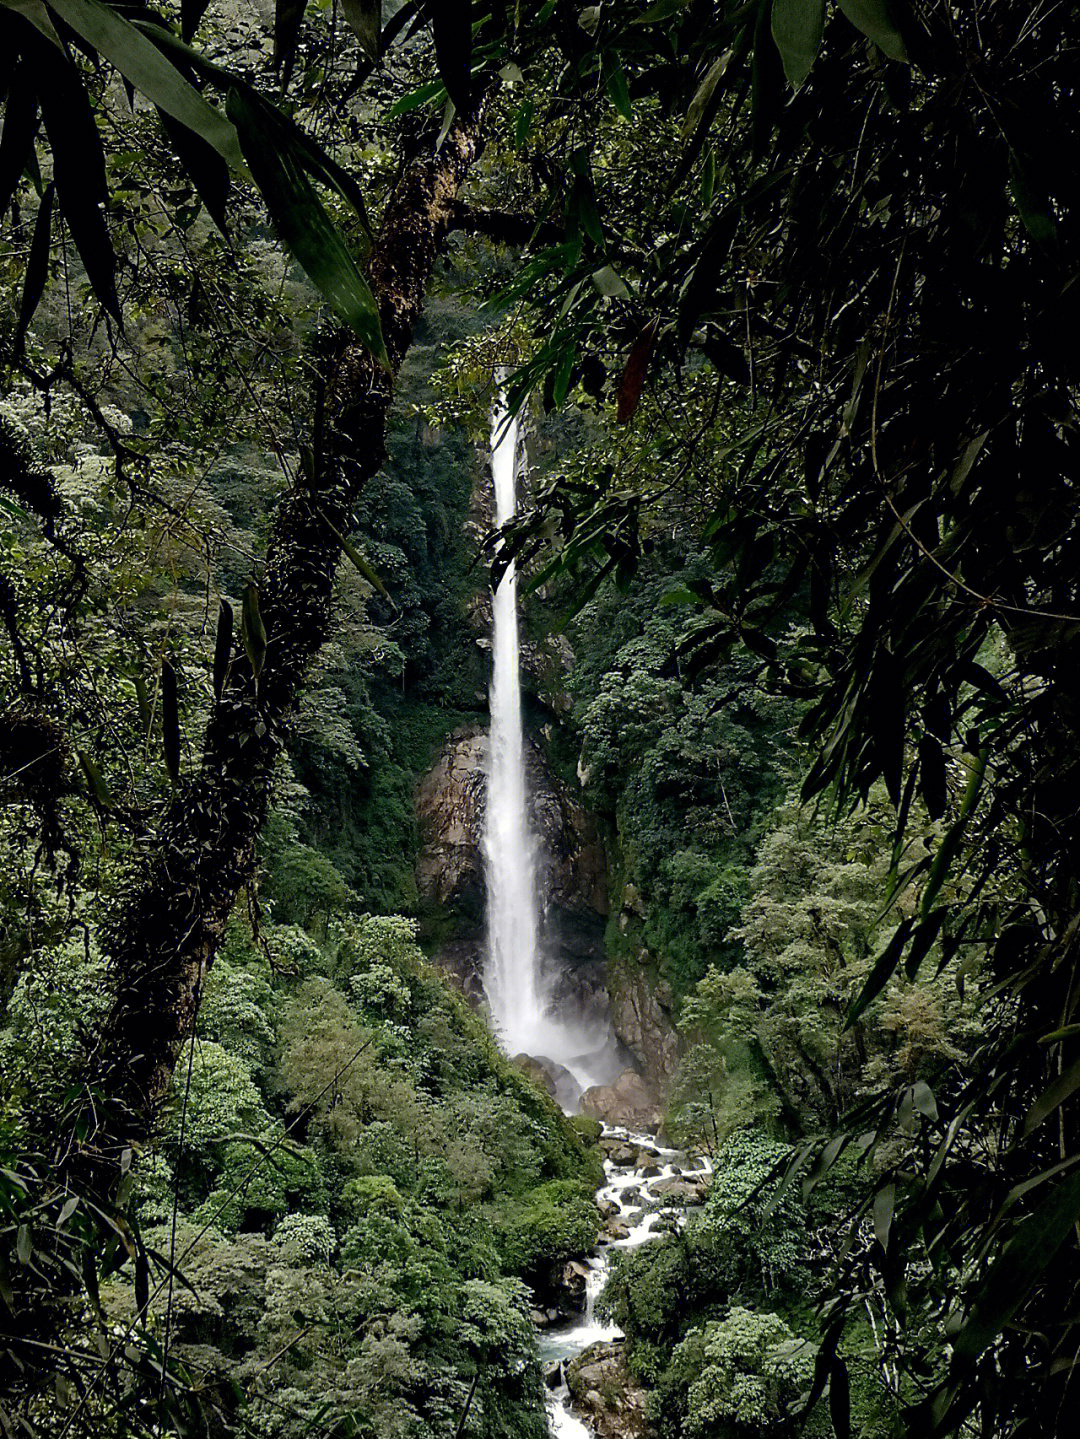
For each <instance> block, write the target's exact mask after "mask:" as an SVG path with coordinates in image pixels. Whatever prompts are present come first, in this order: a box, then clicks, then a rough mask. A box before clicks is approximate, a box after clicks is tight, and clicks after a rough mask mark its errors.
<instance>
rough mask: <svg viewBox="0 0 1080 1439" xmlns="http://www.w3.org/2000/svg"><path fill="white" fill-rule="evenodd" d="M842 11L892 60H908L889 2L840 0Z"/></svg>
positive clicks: (879, 0)
mask: <svg viewBox="0 0 1080 1439" xmlns="http://www.w3.org/2000/svg"><path fill="white" fill-rule="evenodd" d="M840 9H841V10H842V11H843V12H844V14H845V15H846V16H847V18H848V19H849V20H850V21H851V23H852V24H853V25H854V26H855V28H856V29H857V30H861V31H862V33H863V34H864V35H865V36H866V38H867V39H868V40H872V41H873V42H874V44H875V45H876V46H877V47H878V49H879V50H881V51H882V52H883V53H884V54H886V55H888V56H889V58H890V59H891V60H906V59H907V57H908V56H907V49H906V47H905V45H904V41H903V37H902V36H901V34H900V31H899V30H898V29H897V28H896V22H895V21H894V20H893V17H892V6H891V5H890V4H889V3H888V0H840Z"/></svg>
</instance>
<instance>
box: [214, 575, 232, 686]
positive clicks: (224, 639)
mask: <svg viewBox="0 0 1080 1439" xmlns="http://www.w3.org/2000/svg"><path fill="white" fill-rule="evenodd" d="M232 640H233V611H232V605H230V604H229V602H228V600H222V601H221V605H220V607H219V609H218V625H217V637H216V639H215V641H214V699H215V700H220V699H221V696H222V692H223V691H224V689H225V681H226V679H228V676H229V660H230V658H231V656H232Z"/></svg>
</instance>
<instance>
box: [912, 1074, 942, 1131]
mask: <svg viewBox="0 0 1080 1439" xmlns="http://www.w3.org/2000/svg"><path fill="white" fill-rule="evenodd" d="M911 1102H912V1104H913V1105H914V1106H915V1108H916V1109H917V1110H918V1111H919V1113H920V1114H922V1115H924V1116H925V1117H926V1118H927V1119H929V1120H930V1121H931V1123H934V1124H936V1123H937V1117H938V1107H937V1100H936V1099H935V1098H934V1091H933V1090H932V1089H931V1088H930V1086H929V1085H928V1084H927V1083H926V1081H925V1079H917V1080H916V1081H915V1083H914V1084H913V1085H912V1086H911Z"/></svg>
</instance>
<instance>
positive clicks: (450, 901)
mask: <svg viewBox="0 0 1080 1439" xmlns="http://www.w3.org/2000/svg"><path fill="white" fill-rule="evenodd" d="M486 750H487V736H486V735H485V734H484V732H483V731H482V730H481V729H479V728H478V727H476V726H471V725H470V726H468V727H467V728H465V729H460V730H457V731H455V733H454V734H452V735H451V736H450V738H449V739H448V740H447V742H446V744H445V745H444V746H443V750H442V753H441V754H440V755H439V758H438V759H437V760H436V761H435V764H434V765H433V766H432V768H431V769H430V770H429V771H428V773H427V774H426V775H425V776H424V778H423V779H422V780H421V781H420V785H419V787H418V789H417V792H416V814H417V818H418V820H419V822H420V830H421V833H422V835H423V837H424V844H423V848H422V849H421V851H420V855H419V857H418V859H417V862H416V884H417V888H418V889H419V891H420V895H421V898H423V899H425V900H427V901H428V902H429V903H435V904H438V905H442V906H448V905H454V906H455V907H458V908H462V909H465V910H466V911H468V912H473V913H475V914H476V915H478V916H481V917H482V916H483V911H484V860H483V854H482V852H481V849H480V838H481V835H482V833H483V826H484V783H485V778H484V764H485V757H486Z"/></svg>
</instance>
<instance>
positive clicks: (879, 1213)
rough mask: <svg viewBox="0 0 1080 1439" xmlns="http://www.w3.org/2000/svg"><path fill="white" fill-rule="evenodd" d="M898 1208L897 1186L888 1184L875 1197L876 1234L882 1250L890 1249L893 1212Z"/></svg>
mask: <svg viewBox="0 0 1080 1439" xmlns="http://www.w3.org/2000/svg"><path fill="white" fill-rule="evenodd" d="M895 1208H896V1185H895V1184H886V1185H885V1186H884V1187H883V1188H881V1189H879V1190H878V1192H877V1194H875V1196H874V1234H875V1236H876V1237H877V1242H878V1243H879V1244H880V1245H881V1247H882V1249H885V1250H887V1249H888V1247H889V1231H890V1230H891V1229H892V1221H893V1211H894V1209H895Z"/></svg>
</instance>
